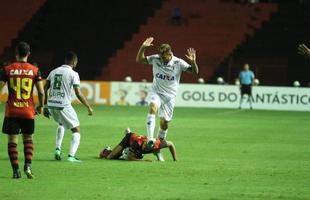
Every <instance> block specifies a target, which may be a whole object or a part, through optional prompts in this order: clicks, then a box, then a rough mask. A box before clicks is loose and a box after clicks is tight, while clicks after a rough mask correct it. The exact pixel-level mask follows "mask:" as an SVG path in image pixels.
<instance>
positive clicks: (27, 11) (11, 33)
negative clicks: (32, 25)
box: [0, 0, 45, 55]
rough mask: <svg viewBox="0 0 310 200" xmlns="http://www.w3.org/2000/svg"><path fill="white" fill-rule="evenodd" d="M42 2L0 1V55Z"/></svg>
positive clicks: (42, 0) (43, 0) (31, 0)
mask: <svg viewBox="0 0 310 200" xmlns="http://www.w3.org/2000/svg"><path fill="white" fill-rule="evenodd" d="M44 2H45V0H10V1H0V8H1V11H0V13H1V14H0V24H1V31H0V55H1V54H2V53H3V51H4V49H5V48H8V47H9V46H10V43H11V40H12V39H14V38H16V37H17V35H18V32H19V30H20V29H21V28H22V27H23V26H24V25H25V24H26V23H27V22H28V21H29V20H30V19H31V17H32V16H33V14H34V13H35V12H36V11H37V10H38V9H39V8H40V7H41V6H42V5H43V4H44ZM20 13H22V14H20Z"/></svg>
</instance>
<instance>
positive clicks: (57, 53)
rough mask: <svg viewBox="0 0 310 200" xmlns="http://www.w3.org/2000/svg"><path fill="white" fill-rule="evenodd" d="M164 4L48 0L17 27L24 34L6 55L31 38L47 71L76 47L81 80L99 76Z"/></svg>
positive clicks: (153, 0) (37, 58)
mask: <svg viewBox="0 0 310 200" xmlns="http://www.w3.org/2000/svg"><path fill="white" fill-rule="evenodd" d="M160 5H161V1H158V0H149V1H145V0H136V1H134V3H133V2H132V1H123V0H114V1H102V0H92V1H86V0H66V1H63V0H46V2H45V4H44V5H43V6H42V7H41V8H40V9H39V10H38V12H37V13H35V14H34V15H33V17H32V19H31V20H30V21H29V23H27V24H26V25H25V26H24V27H21V26H17V27H16V28H19V29H20V32H19V34H18V37H17V39H15V40H13V41H12V42H11V47H10V48H7V49H6V50H5V51H4V53H3V54H2V56H1V60H11V59H13V58H12V57H11V56H12V55H13V53H12V52H13V51H14V49H13V48H12V47H14V46H15V44H16V42H17V41H19V40H25V41H27V42H29V43H30V44H31V46H32V56H31V61H33V62H37V63H38V64H39V66H40V68H41V71H42V73H43V76H46V75H47V74H48V73H49V71H50V70H51V69H52V68H53V67H55V66H57V65H59V64H62V63H63V55H64V52H65V51H67V50H74V51H75V52H77V54H78V56H79V65H78V68H77V70H78V71H79V73H80V76H81V79H84V80H85V79H90V80H93V79H95V78H96V76H98V75H100V73H101V68H102V67H103V66H105V65H106V63H107V59H108V58H109V57H111V56H112V55H113V54H114V53H115V51H116V49H120V48H122V46H123V42H124V41H125V40H129V39H130V37H131V36H132V34H133V32H137V31H138V28H139V26H140V24H143V23H145V22H146V18H148V17H149V16H151V15H152V14H153V13H154V10H155V9H157V8H159V7H160ZM133 13H137V14H133Z"/></svg>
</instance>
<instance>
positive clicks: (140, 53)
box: [136, 37, 154, 64]
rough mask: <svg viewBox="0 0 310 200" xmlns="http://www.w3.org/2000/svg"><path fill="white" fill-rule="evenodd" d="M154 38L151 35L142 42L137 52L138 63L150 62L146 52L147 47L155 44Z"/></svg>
mask: <svg viewBox="0 0 310 200" xmlns="http://www.w3.org/2000/svg"><path fill="white" fill-rule="evenodd" d="M153 40H154V38H153V37H149V38H146V40H145V41H144V42H143V43H142V45H141V47H140V49H139V51H138V53H137V56H136V62H137V63H141V64H148V62H147V60H146V57H145V55H144V52H145V49H146V48H148V47H150V46H153V44H152V42H153Z"/></svg>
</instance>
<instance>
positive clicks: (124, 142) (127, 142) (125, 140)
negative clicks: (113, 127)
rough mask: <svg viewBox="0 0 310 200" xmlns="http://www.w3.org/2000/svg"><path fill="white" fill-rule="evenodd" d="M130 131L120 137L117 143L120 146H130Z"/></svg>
mask: <svg viewBox="0 0 310 200" xmlns="http://www.w3.org/2000/svg"><path fill="white" fill-rule="evenodd" d="M131 135H132V133H127V134H126V135H125V136H124V138H123V139H122V141H121V142H120V143H119V145H120V146H122V147H123V148H127V147H130V137H131Z"/></svg>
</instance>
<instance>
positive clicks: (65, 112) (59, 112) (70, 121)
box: [48, 105, 80, 129]
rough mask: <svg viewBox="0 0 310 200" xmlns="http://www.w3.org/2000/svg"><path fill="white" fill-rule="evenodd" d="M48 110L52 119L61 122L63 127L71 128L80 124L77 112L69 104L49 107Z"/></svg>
mask: <svg viewBox="0 0 310 200" xmlns="http://www.w3.org/2000/svg"><path fill="white" fill-rule="evenodd" d="M48 110H49V112H50V114H51V116H52V117H53V119H54V120H55V121H56V122H57V123H58V124H62V125H63V126H64V127H65V129H72V128H75V127H78V126H79V125H80V122H79V119H78V117H77V114H76V112H75V110H74V108H73V107H72V106H71V105H70V106H68V107H65V108H63V109H60V108H50V107H49V108H48Z"/></svg>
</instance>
